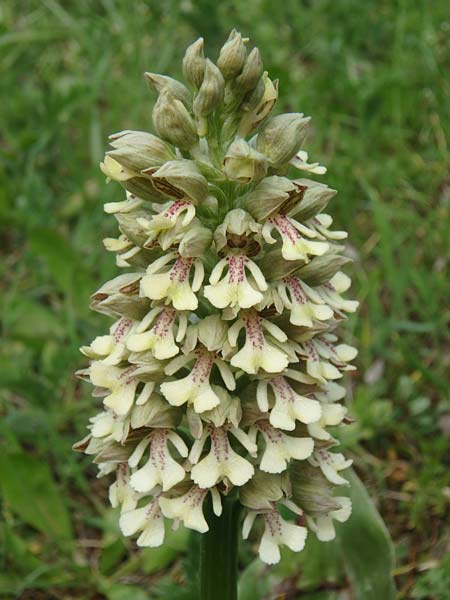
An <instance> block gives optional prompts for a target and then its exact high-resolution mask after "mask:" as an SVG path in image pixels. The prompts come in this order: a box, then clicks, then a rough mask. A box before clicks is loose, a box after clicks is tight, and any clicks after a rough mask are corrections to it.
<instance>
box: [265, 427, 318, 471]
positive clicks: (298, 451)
mask: <svg viewBox="0 0 450 600" xmlns="http://www.w3.org/2000/svg"><path fill="white" fill-rule="evenodd" d="M255 427H256V429H257V430H258V431H260V432H261V434H262V436H263V438H264V442H265V450H264V453H263V454H262V457H261V462H260V465H259V467H260V469H261V470H262V471H266V472H267V473H281V472H282V471H284V470H286V468H287V465H288V462H289V461H290V460H291V459H295V460H305V459H307V458H309V457H310V456H311V454H312V452H313V449H314V440H313V439H312V438H309V437H296V436H290V435H287V434H286V433H284V432H283V431H280V430H279V429H275V427H273V426H272V425H270V423H269V422H268V421H264V420H261V421H258V422H257V423H256V425H255Z"/></svg>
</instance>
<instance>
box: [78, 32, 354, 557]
mask: <svg viewBox="0 0 450 600" xmlns="http://www.w3.org/2000/svg"><path fill="white" fill-rule="evenodd" d="M247 41H248V40H247V39H246V38H243V37H242V35H241V34H240V33H239V32H237V31H235V30H233V31H232V32H231V34H230V36H229V38H228V40H227V41H226V43H225V45H224V46H223V48H222V49H221V51H220V53H219V59H218V61H217V64H214V63H213V62H212V61H211V60H210V59H208V58H206V57H205V55H204V41H203V39H202V38H200V39H199V40H197V41H196V42H194V43H193V44H192V45H191V46H190V47H189V48H188V49H187V51H186V54H185V57H184V59H183V74H184V77H185V80H186V85H185V84H184V83H182V82H180V81H177V80H175V79H173V78H171V77H168V76H167V75H160V74H157V73H146V79H147V81H148V83H150V87H151V88H152V89H153V90H154V91H155V92H156V94H157V98H156V101H155V103H154V108H153V113H152V118H153V125H154V129H155V132H156V133H155V134H153V133H148V132H139V131H132V130H127V131H122V132H119V133H117V134H113V136H111V137H110V143H111V146H112V147H113V149H112V150H109V151H107V153H106V157H105V159H104V160H103V161H102V163H101V170H102V171H103V173H104V174H105V175H106V176H107V178H108V181H115V182H117V183H118V184H119V185H120V186H121V187H122V188H124V189H125V190H126V192H125V194H126V198H125V199H124V200H123V201H122V202H108V203H106V204H105V207H104V209H105V212H106V213H107V214H108V215H111V217H112V218H114V219H116V221H117V224H118V228H119V233H118V234H117V235H115V236H111V237H108V238H106V239H105V240H104V246H105V249H106V250H108V251H109V252H112V253H113V254H114V255H115V259H116V265H117V267H118V268H121V269H128V270H129V272H125V273H124V274H122V275H119V276H118V277H115V278H114V279H112V280H111V281H109V282H107V283H105V284H104V285H103V286H101V287H100V288H99V289H98V290H97V291H96V292H95V293H94V294H93V295H92V297H91V308H92V309H93V310H96V311H97V312H100V313H102V314H104V315H105V316H107V317H109V318H111V323H110V326H109V330H108V329H107V330H106V333H105V335H99V336H97V337H95V339H94V340H93V341H92V342H91V343H90V344H88V345H85V346H82V348H81V352H82V354H83V355H84V356H85V357H86V360H88V361H89V365H86V366H85V367H84V368H83V369H81V370H79V371H78V372H77V375H78V376H79V378H80V379H82V380H83V381H87V382H89V383H91V384H92V385H93V392H92V396H93V399H94V402H95V403H96V405H97V407H96V410H95V411H94V412H93V416H92V417H91V418H90V420H89V423H88V427H87V428H88V435H86V437H84V438H83V439H82V440H81V441H80V442H78V443H77V444H75V445H74V449H75V450H77V451H82V452H84V453H86V454H88V455H91V456H92V457H93V462H94V463H95V464H96V465H97V466H98V476H99V477H103V476H110V477H111V478H112V484H111V485H110V487H109V497H110V502H111V505H112V506H113V507H117V509H118V512H120V516H119V525H120V529H121V531H122V532H123V534H124V535H125V536H136V538H137V544H138V546H147V547H156V546H159V545H161V544H162V543H164V538H165V527H166V525H167V524H166V523H165V521H166V520H169V521H172V526H173V527H177V526H178V525H179V524H182V525H183V526H185V527H187V528H188V529H193V530H196V531H198V532H200V533H205V532H207V531H208V530H209V523H208V521H209V519H210V516H209V515H210V508H209V507H210V506H211V505H212V510H213V513H214V514H215V515H216V517H220V516H221V514H222V502H223V501H225V503H224V504H223V506H224V509H225V507H226V510H227V511H228V510H229V507H230V506H231V507H232V506H233V505H234V503H235V502H239V503H240V505H241V506H242V512H243V517H244V518H243V521H244V523H243V537H244V538H247V537H248V535H249V532H250V529H251V528H252V525H253V522H254V521H255V519H257V520H258V522H259V524H260V525H261V528H260V531H262V532H263V533H262V536H260V540H259V542H258V545H257V547H258V553H259V556H260V558H261V559H262V560H263V561H265V562H266V563H268V564H274V563H276V562H278V561H279V560H280V556H281V554H280V548H281V547H283V546H286V547H288V548H290V549H291V550H294V551H300V550H302V548H303V546H304V544H305V539H306V535H307V531H308V530H309V531H310V532H312V533H313V534H315V536H316V537H317V538H318V539H319V540H322V541H327V540H330V539H333V537H334V535H335V529H334V523H335V522H336V521H338V522H343V521H345V520H346V519H347V518H348V517H349V514H350V510H351V505H350V502H349V500H348V498H346V497H345V495H344V494H340V493H336V495H335V490H336V488H337V489H339V486H345V485H347V480H346V478H345V469H347V468H348V467H349V466H350V465H351V461H350V460H347V459H346V458H345V456H344V455H343V454H341V453H340V452H339V451H338V449H337V446H338V444H339V442H338V439H336V438H339V437H340V436H339V435H338V433H336V432H335V428H337V427H341V426H345V425H346V424H347V423H348V422H349V421H350V418H351V417H350V416H349V415H348V414H347V408H346V407H345V405H344V404H343V402H342V400H343V399H344V397H345V395H346V387H344V386H343V385H339V384H338V383H337V381H341V379H342V377H343V376H344V374H345V373H346V372H347V371H351V370H353V369H355V366H354V365H353V364H352V363H353V361H354V359H355V358H356V356H357V350H356V348H354V347H353V346H351V345H350V343H347V340H346V341H345V342H344V341H343V339H342V338H341V333H340V330H339V327H340V324H341V323H342V322H343V321H344V319H345V318H346V317H347V314H348V313H351V312H354V311H355V310H356V309H357V307H358V303H357V302H356V301H354V300H349V299H347V298H346V297H345V296H344V294H345V293H346V292H347V290H348V289H349V287H350V284H351V281H350V278H349V277H348V276H347V275H346V274H344V273H343V272H342V269H343V267H344V265H345V264H346V263H348V262H349V259H348V258H347V257H346V255H345V252H344V250H345V247H344V245H343V240H344V239H345V238H346V237H347V234H346V232H344V231H339V230H335V229H334V228H333V218H332V216H331V213H330V214H328V212H325V210H327V211H328V208H327V206H328V205H329V203H330V200H331V199H332V197H333V196H334V195H335V194H336V191H335V190H333V189H331V188H329V187H328V186H327V185H325V184H322V183H319V182H318V181H316V179H314V180H313V179H302V178H300V179H293V180H292V179H290V178H289V177H288V176H287V175H288V173H289V172H290V167H292V166H293V167H295V168H297V169H299V170H300V171H304V172H306V173H304V174H305V175H306V176H308V173H312V174H314V175H322V174H324V173H325V172H326V169H325V167H323V166H321V165H320V164H319V163H317V162H311V163H310V162H308V154H307V152H306V151H305V150H304V149H303V143H304V142H305V140H306V131H307V128H308V123H309V121H310V118H309V117H305V116H304V115H303V113H285V114H277V115H275V116H273V109H274V105H275V103H276V101H277V97H278V82H277V81H276V80H275V81H272V80H271V79H270V77H269V75H268V73H267V72H265V71H264V66H263V63H262V58H261V55H260V53H259V50H258V49H257V48H253V49H252V50H250V49H247V47H246V42H247ZM251 136H253V137H251ZM225 498H226V500H225ZM205 502H207V503H208V509H206V505H205ZM204 509H205V510H204ZM233 510H234V509H233ZM286 511H287V512H286ZM288 515H290V517H288ZM293 515H294V516H297V517H300V519H301V520H299V521H298V522H301V525H299V524H298V523H297V522H295V521H292V520H290V518H291V517H292V516H293ZM214 535H215V534H214ZM224 543H227V542H226V540H224Z"/></svg>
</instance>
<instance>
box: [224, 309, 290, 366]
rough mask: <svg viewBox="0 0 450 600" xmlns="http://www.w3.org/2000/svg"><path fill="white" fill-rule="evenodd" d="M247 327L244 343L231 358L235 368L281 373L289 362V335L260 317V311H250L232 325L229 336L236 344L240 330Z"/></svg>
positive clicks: (233, 343) (231, 341)
mask: <svg viewBox="0 0 450 600" xmlns="http://www.w3.org/2000/svg"><path fill="white" fill-rule="evenodd" d="M242 328H244V329H245V344H244V346H243V347H242V348H241V349H240V350H239V351H238V352H237V353H236V354H234V356H233V357H232V359H231V361H230V362H231V364H232V365H233V366H234V367H237V368H239V369H242V370H243V371H245V372H246V373H250V374H255V373H257V372H258V370H259V369H264V370H265V371H266V372H268V373H279V372H281V371H283V369H285V368H286V367H287V365H288V363H289V351H290V348H289V345H288V338H287V335H286V334H285V333H284V331H282V330H281V329H280V328H279V327H277V326H276V325H274V324H273V323H271V322H270V321H268V320H267V319H263V318H261V317H260V316H259V315H258V313H257V312H255V311H248V312H247V313H245V315H244V316H243V317H242V318H241V319H238V320H237V321H236V322H235V323H233V325H232V326H231V327H230V329H229V331H228V339H229V342H230V344H231V346H232V347H235V346H236V345H237V341H238V336H239V332H240V331H241V329H242Z"/></svg>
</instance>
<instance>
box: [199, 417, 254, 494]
mask: <svg viewBox="0 0 450 600" xmlns="http://www.w3.org/2000/svg"><path fill="white" fill-rule="evenodd" d="M231 433H232V434H233V435H235V436H236V437H237V438H238V439H239V441H243V440H245V441H244V443H245V444H246V446H247V449H249V448H250V450H252V451H253V452H256V446H254V445H253V444H251V442H250V440H248V439H245V438H246V437H247V436H246V434H245V433H244V432H243V431H239V430H231ZM206 437H209V438H210V440H211V449H210V451H209V453H208V454H207V455H206V456H205V457H204V458H202V459H201V460H198V454H199V452H201V448H202V447H203V444H204V443H205V441H206ZM189 458H190V460H191V462H194V463H195V464H194V467H193V468H192V470H191V478H192V480H193V481H194V482H195V483H196V484H197V485H198V486H200V487H202V488H211V487H213V486H215V485H217V483H219V482H220V481H222V480H223V479H225V478H226V479H227V480H228V481H229V482H230V483H231V484H232V485H238V486H241V485H244V484H245V483H246V482H247V481H248V480H249V479H250V478H251V477H252V476H253V474H254V472H255V469H254V467H253V465H252V464H251V463H250V462H249V461H248V460H246V459H245V458H243V457H242V456H239V454H237V453H236V452H235V451H234V450H233V448H232V447H231V444H230V441H229V439H228V432H227V428H226V427H214V428H213V427H211V426H210V427H208V428H207V429H206V431H205V434H204V436H202V438H200V440H198V441H197V442H195V443H194V445H193V446H192V450H191V454H190V457H189Z"/></svg>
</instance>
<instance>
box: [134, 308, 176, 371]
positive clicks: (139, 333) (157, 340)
mask: <svg viewBox="0 0 450 600" xmlns="http://www.w3.org/2000/svg"><path fill="white" fill-rule="evenodd" d="M177 321H178V330H177V333H176V336H175V332H174V329H175V324H176V322H177ZM186 328H187V316H186V314H185V313H183V312H179V311H176V310H175V309H173V308H167V307H163V306H157V307H155V308H153V309H152V310H151V311H150V312H149V313H148V314H147V315H146V316H145V317H144V318H143V319H142V321H141V322H140V324H139V325H138V326H137V327H136V328H135V332H134V333H133V335H130V336H129V337H128V339H127V342H126V345H127V348H128V350H131V351H133V352H144V351H146V350H150V351H151V352H152V353H153V354H154V356H155V358H157V359H159V360H165V359H167V358H172V357H173V356H175V355H176V354H178V352H179V348H178V346H177V344H176V343H175V341H176V342H178V343H180V342H182V341H183V338H184V336H185V333H186Z"/></svg>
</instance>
